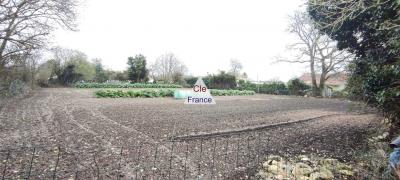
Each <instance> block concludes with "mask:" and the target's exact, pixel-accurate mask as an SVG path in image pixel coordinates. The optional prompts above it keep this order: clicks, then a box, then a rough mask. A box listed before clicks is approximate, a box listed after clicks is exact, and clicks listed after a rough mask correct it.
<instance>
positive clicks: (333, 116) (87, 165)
mask: <svg viewBox="0 0 400 180" xmlns="http://www.w3.org/2000/svg"><path fill="white" fill-rule="evenodd" d="M93 91H94V90H92V89H72V88H48V89H40V90H37V91H36V92H34V93H33V94H32V95H31V96H29V97H27V98H23V99H15V100H3V101H2V102H0V108H1V109H0V146H1V147H0V150H1V151H0V162H1V164H0V177H1V176H5V177H6V179H7V178H10V179H14V178H18V177H19V178H26V177H31V178H32V177H34V179H47V178H52V177H55V178H58V179H68V178H72V179H87V178H93V179H120V178H121V179H131V178H133V179H139V178H144V179H168V178H169V179H191V178H197V177H202V178H204V179H210V178H220V179H227V178H239V177H241V178H246V177H248V176H251V171H250V170H251V168H249V167H255V166H257V164H258V163H259V161H260V158H263V157H264V156H265V155H268V154H279V155H284V156H290V155H294V154H307V153H314V154H318V155H320V156H327V157H334V158H338V159H340V160H341V161H352V160H353V158H354V155H355V154H354V152H355V150H357V149H362V148H364V147H365V145H366V138H365V137H366V135H367V133H368V131H369V130H370V129H371V128H373V127H374V126H375V125H376V123H377V122H378V119H379V117H378V116H377V115H375V113H374V112H373V111H371V110H370V109H367V108H365V107H364V106H362V105H360V104H357V103H353V102H350V101H346V100H338V99H319V98H303V97H289V96H273V95H254V96H241V97H237V96H232V97H214V98H215V100H216V103H217V104H216V105H184V103H183V102H184V100H175V99H173V98H152V99H143V98H138V99H131V98H126V99H125V98H121V99H111V98H104V99H100V98H95V97H94V96H93ZM305 119H312V120H310V121H304V122H301V123H288V124H285V125H282V126H276V127H273V128H267V129H257V127H260V126H268V125H271V124H280V123H284V122H293V121H298V120H305ZM243 129H257V130H250V131H244V132H243V133H236V134H229V132H230V131H238V130H243ZM220 132H224V135H223V136H216V137H208V138H192V139H190V140H185V141H178V142H175V141H174V142H172V141H171V139H173V138H174V137H182V136H185V137H187V136H189V137H190V136H196V135H198V134H218V133H220ZM226 132H228V133H226ZM249 169H250V170H249Z"/></svg>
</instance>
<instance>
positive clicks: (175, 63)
mask: <svg viewBox="0 0 400 180" xmlns="http://www.w3.org/2000/svg"><path fill="white" fill-rule="evenodd" d="M150 71H151V77H152V78H153V79H155V80H161V81H164V82H166V83H176V82H177V81H178V80H179V78H180V77H182V78H183V75H184V74H185V73H186V71H187V68H186V66H185V65H184V64H183V63H182V62H181V61H179V60H178V58H177V57H176V56H175V55H174V54H173V53H166V54H164V55H162V56H160V57H158V58H157V60H156V62H155V63H154V64H153V65H152V66H151V68H150Z"/></svg>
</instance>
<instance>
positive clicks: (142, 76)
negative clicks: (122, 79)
mask: <svg viewBox="0 0 400 180" xmlns="http://www.w3.org/2000/svg"><path fill="white" fill-rule="evenodd" d="M146 65H147V62H146V57H145V56H143V55H142V54H138V55H136V56H135V57H129V58H128V66H129V67H128V78H129V80H131V81H133V82H146V81H147V80H148V77H147V76H148V74H149V70H148V69H147V68H146Z"/></svg>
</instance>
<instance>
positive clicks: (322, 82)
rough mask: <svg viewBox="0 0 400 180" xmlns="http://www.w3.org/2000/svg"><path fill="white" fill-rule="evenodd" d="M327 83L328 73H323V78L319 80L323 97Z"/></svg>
mask: <svg viewBox="0 0 400 180" xmlns="http://www.w3.org/2000/svg"><path fill="white" fill-rule="evenodd" d="M325 81H326V72H325V71H322V73H321V77H320V79H319V89H320V94H321V95H322V94H323V93H322V92H323V91H324V88H325Z"/></svg>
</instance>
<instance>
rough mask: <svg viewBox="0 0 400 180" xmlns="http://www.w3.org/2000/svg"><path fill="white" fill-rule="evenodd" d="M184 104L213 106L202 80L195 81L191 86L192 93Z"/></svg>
mask: <svg viewBox="0 0 400 180" xmlns="http://www.w3.org/2000/svg"><path fill="white" fill-rule="evenodd" d="M185 104H215V100H214V98H213V97H212V96H211V94H210V91H209V90H208V88H207V86H206V85H205V84H204V81H203V79H201V78H199V79H197V81H196V83H195V84H194V86H193V89H192V93H191V94H190V95H189V96H188V97H187V98H186V100H185Z"/></svg>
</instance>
